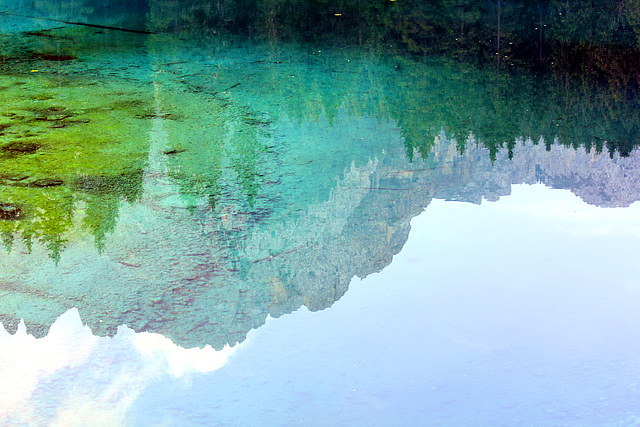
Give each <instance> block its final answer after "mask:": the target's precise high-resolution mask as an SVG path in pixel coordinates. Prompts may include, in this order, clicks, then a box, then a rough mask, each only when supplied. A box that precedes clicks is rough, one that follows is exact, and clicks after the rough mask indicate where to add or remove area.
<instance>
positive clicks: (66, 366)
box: [0, 308, 240, 426]
mask: <svg viewBox="0 0 640 427" xmlns="http://www.w3.org/2000/svg"><path fill="white" fill-rule="evenodd" d="M239 347H240V345H236V346H235V347H233V348H231V347H229V346H226V347H225V348H223V349H222V350H221V351H216V350H214V349H212V348H211V347H210V346H206V347H204V348H202V349H199V348H193V349H184V348H182V347H179V346H177V345H175V344H174V343H173V342H172V341H171V340H169V339H168V338H165V337H163V336H161V335H159V334H153V333H148V332H145V333H135V332H134V331H133V330H131V329H129V328H127V327H126V326H121V327H119V328H118V332H117V334H116V335H115V336H114V337H113V338H108V337H97V336H94V335H93V334H92V333H91V330H90V329H89V327H88V326H83V324H82V321H81V319H80V315H79V313H78V310H77V309H75V308H72V309H70V310H69V311H67V312H66V313H65V314H63V315H62V316H60V317H59V318H58V319H57V320H56V321H55V322H54V323H53V325H52V326H51V328H50V330H49V333H48V334H47V336H45V337H43V338H40V339H36V338H34V337H33V336H32V335H28V334H27V333H26V328H25V326H24V323H23V322H21V323H20V325H19V327H18V331H17V332H16V333H15V334H13V335H11V334H9V333H8V332H7V331H6V330H5V329H4V327H3V326H1V324H0V348H2V351H0V383H1V384H2V387H1V388H0V424H2V425H13V424H27V425H94V426H95V425H105V426H107V425H108V426H111V425H124V424H126V415H127V412H128V410H129V409H130V408H131V407H132V406H133V404H134V402H135V401H136V399H137V397H138V396H139V395H140V393H141V392H142V391H143V390H144V389H145V388H146V387H147V386H148V385H149V384H150V383H151V382H153V381H154V380H156V379H158V378H161V377H163V376H166V375H171V376H173V377H183V376H185V375H188V374H192V373H205V372H212V371H215V370H217V369H220V368H221V367H223V366H224V365H225V364H226V363H227V361H228V360H229V357H230V356H231V355H232V354H233V353H235V351H236V350H237V349H238V348H239Z"/></svg>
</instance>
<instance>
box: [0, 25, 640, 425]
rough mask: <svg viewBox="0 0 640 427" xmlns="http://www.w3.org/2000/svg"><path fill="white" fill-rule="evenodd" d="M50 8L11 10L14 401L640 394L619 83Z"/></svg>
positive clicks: (279, 415) (77, 405) (102, 410)
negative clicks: (100, 21)
mask: <svg viewBox="0 0 640 427" xmlns="http://www.w3.org/2000/svg"><path fill="white" fill-rule="evenodd" d="M56 16H57V15H56ZM58 18H63V19H58V20H57V21H50V20H35V19H27V18H24V17H20V16H16V14H13V15H10V14H5V15H0V20H1V21H0V28H2V35H1V37H2V38H1V39H0V101H1V105H2V106H1V110H2V111H1V112H0V233H1V234H2V238H3V243H4V248H3V249H2V250H1V251H0V285H1V286H0V321H1V322H2V324H3V327H4V331H2V330H0V340H2V341H3V346H2V348H3V349H4V350H2V351H0V375H1V376H2V378H3V379H2V384H3V386H2V398H1V399H0V401H2V402H3V403H2V404H0V417H1V418H0V420H2V422H3V423H5V424H9V425H11V424H27V425H30V424H31V425H47V424H49V425H178V424H179V425H293V424H307V425H328V424H331V425H487V426H488V425H635V424H634V423H638V422H639V421H638V420H640V413H638V411H637V406H638V405H637V404H638V402H637V401H638V381H639V379H638V375H637V372H638V369H637V368H638V366H637V365H638V364H637V361H636V360H635V358H634V355H635V354H636V351H637V348H636V347H637V344H636V343H637V342H639V341H638V333H637V330H638V328H637V326H638V324H639V323H640V318H638V315H637V310H635V307H637V302H638V298H639V294H638V286H639V285H640V284H639V282H638V270H637V266H636V262H635V260H636V259H637V255H638V247H639V246H638V239H639V237H640V235H639V234H638V230H639V229H640V216H639V213H638V204H637V203H636V201H637V200H638V199H639V198H640V188H639V184H638V183H639V182H640V179H639V178H640V176H639V174H640V172H638V168H637V167H636V165H637V164H638V161H639V159H640V153H639V152H638V150H637V148H635V144H636V139H637V125H636V123H637V122H638V118H639V115H638V107H637V104H636V102H635V101H634V100H635V99H636V98H635V92H634V88H633V85H631V84H629V85H628V86H619V85H618V82H614V83H615V84H614V83H611V84H603V83H594V82H590V81H587V80H585V79H583V78H576V77H575V76H569V75H556V74H553V73H549V74H544V73H542V74H534V73H531V72H527V71H525V70H511V71H509V70H506V69H501V68H496V67H494V66H486V65H485V66H479V65H470V64H468V63H462V62H457V61H452V60H450V59H445V58H444V57H436V56H420V57H412V56H409V55H405V54H401V53H400V52H397V51H393V50H384V49H383V48H382V47H381V46H379V45H376V46H373V45H368V44H363V45H346V44H340V43H325V44H321V43H318V42H315V43H302V42H295V41H287V42H275V41H273V40H271V41H270V40H251V39H247V38H246V37H238V36H231V35H229V34H226V33H218V32H212V31H208V32H207V31H187V30H184V31H176V32H171V33H156V34H145V33H140V32H130V31H121V30H118V29H113V28H111V29H109V28H95V27H87V26H82V25H73V24H70V23H69V22H67V21H69V19H70V18H66V17H63V16H58ZM61 21H64V22H61ZM124 24H127V25H132V23H130V22H129V23H127V22H120V24H118V27H119V28H120V27H123V25H124ZM112 26H113V25H112ZM136 28H138V27H136Z"/></svg>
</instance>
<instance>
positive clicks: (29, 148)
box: [1, 141, 41, 154]
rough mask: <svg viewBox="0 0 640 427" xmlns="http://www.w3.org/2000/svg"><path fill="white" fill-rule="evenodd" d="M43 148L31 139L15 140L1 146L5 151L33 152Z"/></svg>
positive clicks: (15, 152) (14, 152) (13, 152)
mask: <svg viewBox="0 0 640 427" xmlns="http://www.w3.org/2000/svg"><path fill="white" fill-rule="evenodd" d="M40 148H41V146H40V145H39V144H36V143H35V142H30V141H13V142H10V143H9V144H7V145H5V146H3V147H2V148H1V150H2V151H4V152H5V153H12V154H31V153H34V152H36V151H38V150H39V149H40Z"/></svg>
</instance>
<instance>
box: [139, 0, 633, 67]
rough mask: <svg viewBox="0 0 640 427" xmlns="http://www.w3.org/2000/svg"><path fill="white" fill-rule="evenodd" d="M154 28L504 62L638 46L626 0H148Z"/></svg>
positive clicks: (544, 61) (630, 4)
mask: <svg viewBox="0 0 640 427" xmlns="http://www.w3.org/2000/svg"><path fill="white" fill-rule="evenodd" d="M149 8H150V16H151V17H152V18H153V19H152V21H151V22H152V25H153V29H154V30H165V31H166V30H170V29H179V28H184V27H185V26H189V25H197V26H203V25H204V26H209V27H212V28H218V29H227V30H230V31H233V32H236V33H237V32H242V33H249V34H250V35H252V36H255V37H263V38H270V39H273V40H286V39H292V38H293V39H296V40H297V39H300V38H302V39H305V40H316V41H317V40H328V39H333V40H335V39H336V36H338V37H339V39H340V40H342V41H348V42H351V43H359V44H362V43H363V42H366V43H371V42H374V43H377V44H380V46H382V45H383V44H386V45H387V47H388V43H392V44H396V45H398V46H401V47H403V48H404V49H405V50H407V51H409V52H413V53H425V52H437V53H447V54H453V55H455V56H459V57H465V58H472V57H474V58H479V59H481V60H483V61H490V62H496V63H498V64H504V65H505V66H510V65H513V64H514V61H515V62H522V61H524V62H527V63H530V64H533V63H535V64H538V65H540V64H549V65H550V64H551V63H552V62H555V61H557V60H566V61H571V60H577V59H579V58H580V56H581V55H582V56H584V55H586V56H587V57H586V58H582V59H583V60H586V62H590V61H592V60H597V59H598V58H599V54H600V53H602V52H601V51H600V50H599V48H601V47H603V46H607V47H614V46H616V47H620V48H626V49H631V50H637V48H638V46H639V41H640V18H639V16H640V13H638V9H637V5H636V4H635V3H634V2H631V1H627V0H607V1H593V0H591V1H580V2H567V1H561V0H520V1H509V0H489V1H483V2H477V1H471V0H440V1H429V2H425V1H421V0H394V1H362V0H340V1H326V0H319V1H313V2H308V1H304V0H242V1H240V2H238V1H228V0H221V1H217V2H210V1H206V0H191V1H186V2H180V4H177V3H176V2H173V1H170V0H149ZM626 53H629V52H621V51H617V50H616V49H612V50H611V51H610V54H612V55H617V54H621V55H623V56H624V55H625V54H626Z"/></svg>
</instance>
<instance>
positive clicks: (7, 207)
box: [0, 202, 24, 221]
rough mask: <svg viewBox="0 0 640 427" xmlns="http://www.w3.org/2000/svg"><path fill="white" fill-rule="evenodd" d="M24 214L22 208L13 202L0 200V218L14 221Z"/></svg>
mask: <svg viewBox="0 0 640 427" xmlns="http://www.w3.org/2000/svg"><path fill="white" fill-rule="evenodd" d="M23 216H24V210H23V209H22V208H21V207H20V206H18V205H15V204H13V203H5V202H0V219H3V220H8V221H14V220H17V219H20V218H22V217H23Z"/></svg>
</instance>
